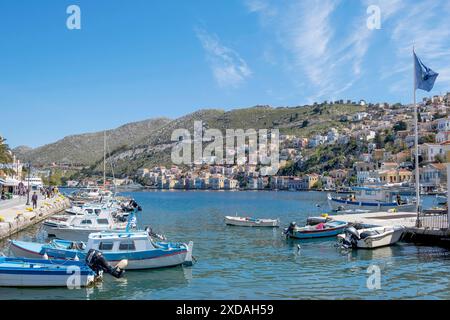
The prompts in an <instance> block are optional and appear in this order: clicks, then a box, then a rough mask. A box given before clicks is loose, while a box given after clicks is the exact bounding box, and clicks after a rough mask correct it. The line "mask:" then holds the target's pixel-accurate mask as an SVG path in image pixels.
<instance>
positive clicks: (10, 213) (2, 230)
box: [0, 195, 70, 240]
mask: <svg viewBox="0 0 450 320" xmlns="http://www.w3.org/2000/svg"><path fill="white" fill-rule="evenodd" d="M30 197H31V195H30ZM69 207H70V201H69V199H67V198H66V197H64V196H62V195H56V196H54V197H53V198H51V199H42V197H40V199H39V201H38V208H36V209H34V210H33V209H32V206H31V205H30V206H27V205H26V198H16V199H12V200H6V201H2V202H0V240H3V239H5V238H8V237H10V236H12V235H13V234H15V233H17V232H19V231H22V230H24V229H26V228H28V227H30V226H32V225H35V224H37V223H39V222H41V221H43V220H45V219H47V218H48V217H50V216H52V215H54V214H56V213H60V212H62V211H64V210H65V209H67V208H69Z"/></svg>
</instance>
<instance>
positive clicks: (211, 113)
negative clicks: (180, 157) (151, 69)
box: [92, 105, 365, 175]
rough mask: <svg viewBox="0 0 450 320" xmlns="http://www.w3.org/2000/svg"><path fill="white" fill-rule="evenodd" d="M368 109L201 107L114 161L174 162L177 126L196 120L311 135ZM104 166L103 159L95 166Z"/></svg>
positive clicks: (133, 164) (121, 168)
mask: <svg viewBox="0 0 450 320" xmlns="http://www.w3.org/2000/svg"><path fill="white" fill-rule="evenodd" d="M360 111H365V107H361V106H359V105H315V106H299V107H283V108H272V107H269V106H256V107H253V108H246V109H236V110H231V111H228V112H225V111H223V110H216V109H212V110H200V111H197V112H195V113H192V114H189V115H187V116H184V117H181V118H179V119H176V120H173V121H171V122H169V123H167V124H166V125H165V126H162V127H161V128H159V129H157V130H155V131H153V132H152V133H151V134H150V135H148V136H147V137H145V138H143V139H142V140H141V141H140V142H139V143H136V144H134V145H130V146H129V147H128V148H127V147H124V148H121V149H120V150H116V152H114V154H113V156H112V159H110V162H111V163H114V165H115V167H116V172H117V173H119V174H122V175H132V174H134V173H135V172H136V170H137V169H139V168H142V167H152V166H156V165H169V166H170V165H171V150H172V147H173V145H174V143H173V142H171V135H172V132H173V131H174V130H175V129H180V128H184V129H187V130H189V132H191V133H193V128H194V122H195V121H202V122H203V125H204V127H205V128H216V129H219V130H221V131H222V132H223V133H225V130H226V129H249V128H253V129H256V130H257V129H272V128H278V129H280V132H281V133H282V134H296V135H298V136H304V137H309V136H311V135H313V134H315V133H323V132H326V131H328V130H329V128H331V127H335V128H340V127H342V126H344V125H345V124H343V123H342V122H340V119H341V117H342V116H343V115H352V114H354V113H356V112H360ZM92 169H93V171H99V170H101V161H99V162H98V163H97V166H95V167H93V168H92Z"/></svg>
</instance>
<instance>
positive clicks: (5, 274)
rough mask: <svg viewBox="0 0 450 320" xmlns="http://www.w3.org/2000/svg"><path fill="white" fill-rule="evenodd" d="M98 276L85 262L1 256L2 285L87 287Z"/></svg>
mask: <svg viewBox="0 0 450 320" xmlns="http://www.w3.org/2000/svg"><path fill="white" fill-rule="evenodd" d="M96 278H97V275H96V273H95V272H94V271H93V270H92V269H91V268H90V267H88V266H87V265H86V263H84V262H79V261H70V263H68V262H67V261H57V260H53V261H48V260H42V259H40V260H33V259H25V258H7V257H0V287H68V286H71V285H75V286H79V287H86V286H90V285H92V284H94V283H95V281H96Z"/></svg>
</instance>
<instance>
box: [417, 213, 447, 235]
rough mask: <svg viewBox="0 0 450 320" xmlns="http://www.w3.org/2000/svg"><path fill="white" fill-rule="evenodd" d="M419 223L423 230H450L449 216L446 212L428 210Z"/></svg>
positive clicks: (420, 217)
mask: <svg viewBox="0 0 450 320" xmlns="http://www.w3.org/2000/svg"><path fill="white" fill-rule="evenodd" d="M419 221H420V224H421V227H422V228H427V229H438V230H442V229H449V225H448V214H447V212H446V211H439V210H428V211H424V212H423V213H421V214H420V216H419Z"/></svg>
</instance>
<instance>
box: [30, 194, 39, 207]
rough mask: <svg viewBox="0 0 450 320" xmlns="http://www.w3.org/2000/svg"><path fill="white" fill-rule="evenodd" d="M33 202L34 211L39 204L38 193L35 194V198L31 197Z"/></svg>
mask: <svg viewBox="0 0 450 320" xmlns="http://www.w3.org/2000/svg"><path fill="white" fill-rule="evenodd" d="M31 202H32V203H33V209H36V208H37V203H38V195H37V193H36V192H34V194H33V196H32V197H31Z"/></svg>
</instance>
